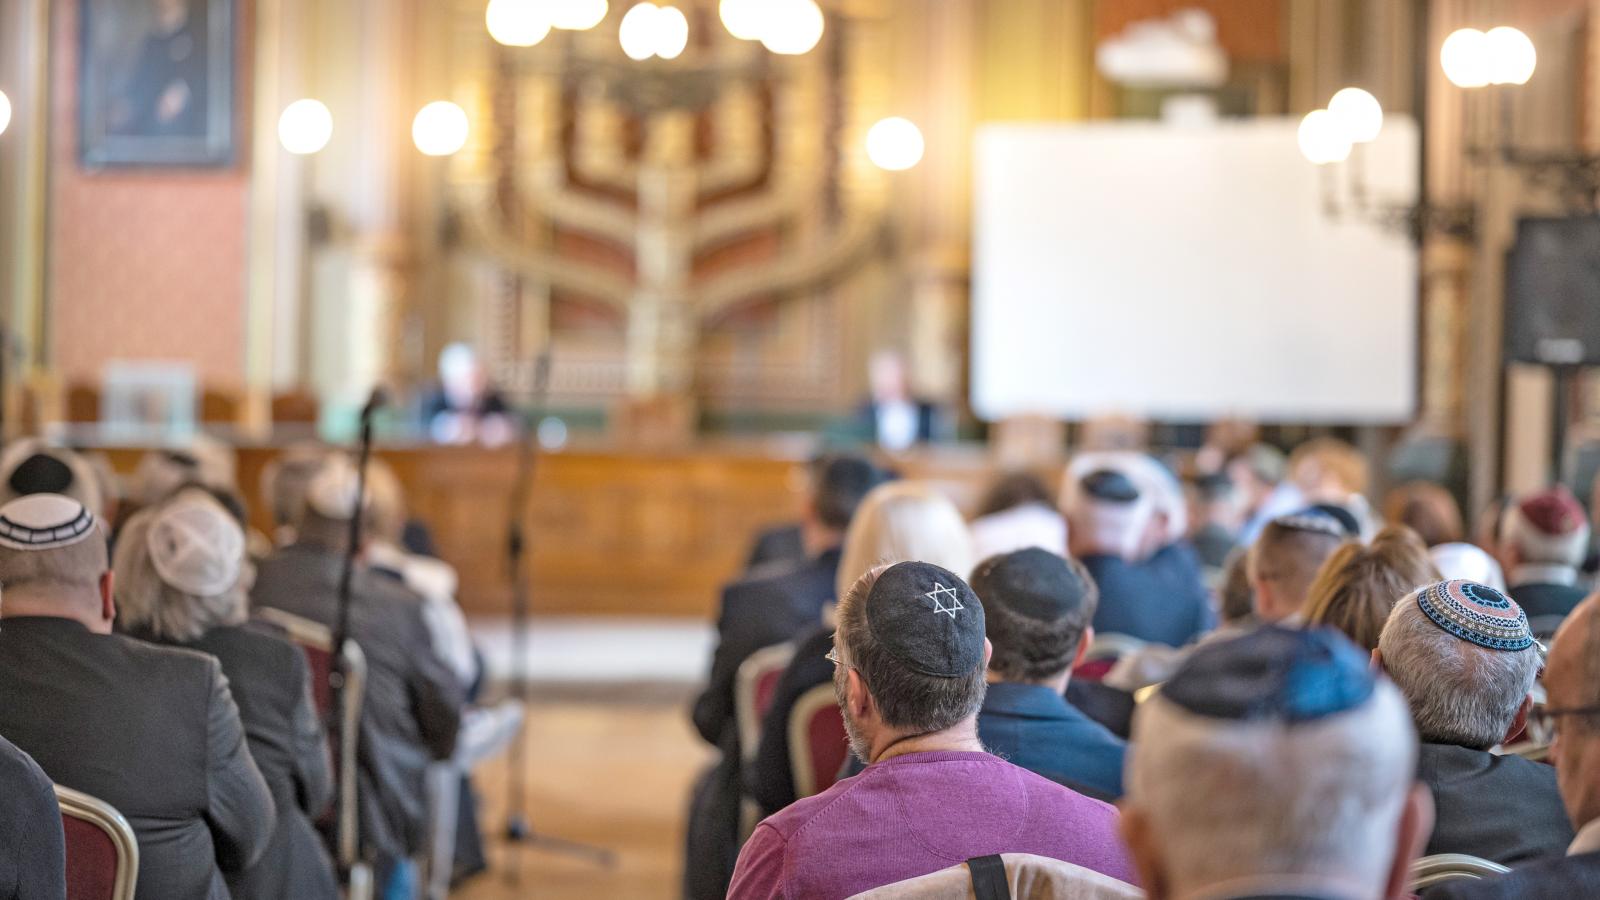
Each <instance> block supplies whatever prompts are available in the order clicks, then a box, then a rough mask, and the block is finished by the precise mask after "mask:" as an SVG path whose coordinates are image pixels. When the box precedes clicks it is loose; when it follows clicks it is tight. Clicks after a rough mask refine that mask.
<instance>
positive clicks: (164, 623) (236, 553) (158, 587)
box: [112, 490, 249, 641]
mask: <svg viewBox="0 0 1600 900" xmlns="http://www.w3.org/2000/svg"><path fill="white" fill-rule="evenodd" d="M112 570H113V571H114V572H115V573H116V582H115V583H116V590H117V607H118V616H117V618H118V621H119V623H120V624H121V625H122V626H123V627H124V628H125V629H127V630H128V631H132V632H135V633H142V634H146V635H148V636H150V637H153V638H156V639H159V640H170V641H190V640H194V639H196V638H198V637H200V636H201V635H203V634H205V633H206V632H207V631H208V630H210V629H211V628H213V627H215V626H217V625H235V624H238V623H240V622H243V621H244V620H245V618H246V615H247V612H248V609H247V604H248V600H247V594H248V591H249V584H248V582H249V577H248V576H249V565H248V562H247V560H246V552H245V539H244V531H243V529H241V528H240V527H239V524H238V522H237V521H236V520H235V519H234V518H233V516H232V515H231V514H230V513H229V512H228V511H227V510H226V509H224V508H223V507H222V505H221V504H220V503H218V502H217V501H215V500H213V499H212V498H211V497H210V495H208V494H205V493H202V492H200V491H193V490H191V491H184V492H182V493H180V494H179V495H178V496H176V497H174V498H172V499H171V500H168V501H167V502H165V503H163V504H161V505H159V506H155V507H151V508H148V509H145V510H142V511H140V512H139V513H138V514H136V515H135V516H134V517H133V518H132V519H130V520H128V522H127V524H126V525H124V526H123V529H122V533H121V535H120V536H119V538H118V540H117V548H116V554H115V557H114V561H113V566H112Z"/></svg>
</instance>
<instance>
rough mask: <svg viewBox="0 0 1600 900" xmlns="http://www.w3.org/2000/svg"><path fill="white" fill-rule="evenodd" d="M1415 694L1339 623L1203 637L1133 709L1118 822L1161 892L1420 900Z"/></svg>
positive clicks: (1153, 889)
mask: <svg viewBox="0 0 1600 900" xmlns="http://www.w3.org/2000/svg"><path fill="white" fill-rule="evenodd" d="M1416 758H1417V739H1416V735H1415V733H1414V732H1413V731H1412V727H1411V722H1410V718H1409V716H1407V714H1406V705H1405V701H1404V700H1403V699H1402V698H1401V697H1400V695H1399V692H1398V691H1396V690H1395V688H1394V686H1393V685H1391V684H1389V683H1388V682H1386V681H1384V680H1383V679H1381V678H1378V677H1375V676H1374V674H1373V672H1372V671H1371V670H1370V669H1369V668H1368V666H1367V665H1366V659H1365V657H1364V655H1363V654H1361V653H1360V652H1359V651H1358V650H1356V649H1355V648H1354V647H1352V646H1350V644H1349V643H1348V642H1346V641H1345V640H1344V639H1343V638H1342V637H1340V636H1339V635H1338V634H1337V633H1335V632H1333V631H1331V630H1329V629H1311V630H1300V629H1291V628H1284V627H1282V626H1277V625H1267V626H1263V627H1262V628H1259V629H1257V630H1255V631H1252V632H1250V633H1249V634H1246V635H1244V636H1241V637H1236V638H1231V639H1228V640H1221V641H1214V642H1208V643H1205V644H1202V645H1201V646H1200V647H1199V648H1197V649H1196V650H1195V652H1194V653H1193V655H1191V656H1190V657H1189V659H1188V660H1187V661H1186V662H1185V663H1184V665H1183V667H1182V668H1181V669H1179V670H1178V673H1177V674H1176V675H1174V676H1173V677H1172V678H1171V679H1170V680H1169V681H1167V683H1166V684H1164V685H1163V686H1162V688H1161V690H1160V691H1159V692H1158V693H1156V694H1155V695H1154V696H1153V697H1151V698H1150V699H1149V700H1147V701H1145V702H1144V703H1142V704H1140V706H1139V710H1138V712H1137V713H1135V715H1134V724H1133V742H1132V743H1131V744H1130V745H1129V752H1128V773H1127V781H1128V785H1127V786H1128V793H1127V796H1126V797H1124V798H1123V801H1122V820H1121V831H1122V835H1123V838H1124V840H1125V841H1126V843H1127V846H1128V849H1129V851H1130V852H1131V853H1132V855H1133V858H1134V861H1135V863H1136V865H1137V867H1138V871H1139V878H1140V881H1141V882H1142V883H1143V886H1144V889H1145V891H1146V892H1147V894H1148V895H1149V896H1150V897H1151V898H1152V900H1165V898H1187V897H1196V898H1198V897H1206V898H1215V900H1245V898H1254V900H1266V898H1296V900H1349V898H1357V897H1359V898H1365V900H1370V898H1378V897H1383V898H1388V900H1399V898H1403V897H1408V896H1409V894H1408V891H1407V882H1408V879H1409V874H1410V873H1409V869H1410V865H1411V861H1412V860H1413V859H1415V858H1416V856H1417V852H1418V851H1419V850H1420V848H1421V846H1422V844H1423V842H1424V841H1425V840H1426V838H1427V834H1428V828H1429V825H1430V821H1431V820H1430V811H1431V807H1430V804H1429V802H1428V791H1427V789H1426V788H1425V787H1423V786H1421V785H1419V784H1417V783H1416V781H1417V779H1416V769H1415V766H1416Z"/></svg>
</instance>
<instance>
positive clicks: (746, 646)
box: [684, 456, 887, 898]
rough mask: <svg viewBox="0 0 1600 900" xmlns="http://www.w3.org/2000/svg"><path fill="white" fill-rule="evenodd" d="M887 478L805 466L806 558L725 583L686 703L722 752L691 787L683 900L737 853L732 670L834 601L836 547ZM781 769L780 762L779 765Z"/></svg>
mask: <svg viewBox="0 0 1600 900" xmlns="http://www.w3.org/2000/svg"><path fill="white" fill-rule="evenodd" d="M886 477H887V476H886V474H885V473H884V472H883V471H882V470H881V469H879V468H878V467H877V466H875V465H873V464H872V463H871V462H870V461H868V460H866V459H864V458H861V457H856V456H837V457H832V458H829V459H825V460H822V461H820V462H819V463H818V464H817V465H815V466H814V467H813V475H812V478H813V482H812V488H811V495H810V498H809V501H808V502H807V504H806V507H805V511H804V523H803V525H802V533H803V537H804V544H805V548H806V551H807V556H806V558H805V559H804V560H803V561H801V562H799V563H794V564H785V563H783V562H780V561H772V562H769V563H767V564H765V565H763V566H762V567H760V568H759V569H758V570H757V571H756V572H753V573H751V574H749V575H747V576H746V577H744V578H742V579H740V580H739V581H736V582H734V583H733V584H731V585H729V586H728V587H727V588H726V589H724V590H723V593H722V604H721V609H720V611H719V613H718V616H717V648H716V650H715V651H714V652H713V655H712V658H711V674H710V677H709V680H708V683H707V684H706V688H705V690H704V691H702V692H701V694H700V696H699V697H698V698H697V699H696V700H695V703H694V710H693V718H694V724H695V728H696V729H697V730H698V731H699V732H700V736H701V737H703V738H705V740H706V741H707V742H709V743H711V744H713V745H714V746H716V747H717V748H718V749H719V750H721V752H722V755H721V757H720V758H719V759H718V760H717V762H716V763H714V764H713V765H712V767H711V768H710V769H708V770H707V771H706V772H705V773H703V774H702V775H701V776H700V778H699V779H698V781H697V782H696V783H695V785H694V788H693V791H692V794H691V797H690V812H689V827H688V835H687V857H686V858H687V859H688V860H689V864H688V865H687V866H685V868H684V891H685V893H686V895H687V896H689V897H691V898H697V897H705V898H718V897H721V896H722V895H723V894H725V893H726V892H727V888H728V879H729V878H730V877H731V876H732V874H733V862H734V860H735V858H736V857H737V856H738V853H739V833H738V823H739V806H740V802H739V800H740V788H739V786H740V781H741V767H742V766H741V764H742V761H743V757H744V755H745V754H746V753H747V752H748V751H749V750H750V749H752V748H747V747H743V746H742V745H741V742H740V738H739V728H738V722H737V721H736V718H735V713H734V689H735V682H736V681H737V678H738V672H739V666H740V665H742V664H743V663H744V661H745V660H746V659H749V658H750V655H751V654H753V653H755V652H756V651H757V650H760V649H761V648H762V647H767V646H771V645H773V644H781V643H783V642H785V641H790V640H794V639H795V638H796V637H798V636H800V635H803V634H806V633H807V632H809V631H810V630H811V629H814V628H816V627H817V623H818V622H820V621H821V620H822V610H823V607H824V606H826V605H828V604H831V603H832V602H833V600H834V596H835V594H834V585H835V584H836V581H837V578H838V569H839V559H840V554H841V552H842V551H841V548H840V544H841V542H842V541H843V539H844V535H845V529H846V528H847V527H848V526H849V525H850V522H851V519H852V518H853V517H854V516H855V514H856V508H857V507H858V506H859V505H860V504H861V503H862V501H863V499H864V498H865V497H866V496H867V495H868V494H869V493H870V492H871V491H872V490H873V489H874V488H876V487H877V486H878V485H879V484H881V483H882V482H883V481H884V480H885V478H886ZM785 764H786V765H787V763H785Z"/></svg>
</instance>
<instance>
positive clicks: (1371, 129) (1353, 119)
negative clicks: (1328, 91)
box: [1328, 87, 1383, 144]
mask: <svg viewBox="0 0 1600 900" xmlns="http://www.w3.org/2000/svg"><path fill="white" fill-rule="evenodd" d="M1328 112H1330V113H1332V114H1333V117H1334V119H1335V120H1337V122H1338V124H1339V128H1340V129H1341V130H1342V131H1343V132H1344V134H1345V136H1346V137H1348V138H1349V139H1350V142H1351V143H1353V144H1365V143H1367V142H1368V141H1370V140H1372V139H1373V138H1376V137H1377V136H1378V132H1380V131H1382V130H1383V106H1382V105H1380V104H1379V103H1378V98H1377V97H1374V96H1372V95H1371V94H1369V93H1367V92H1366V91H1364V90H1362V89H1361V88H1356V87H1347V88H1345V89H1344V90H1341V91H1339V92H1338V93H1337V94H1334V95H1333V99H1332V100H1329V101H1328Z"/></svg>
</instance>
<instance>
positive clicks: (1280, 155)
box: [972, 116, 1417, 422]
mask: <svg viewBox="0 0 1600 900" xmlns="http://www.w3.org/2000/svg"><path fill="white" fill-rule="evenodd" d="M1297 124H1298V123H1297V122H1296V121H1290V120H1279V119H1265V120H1263V119H1256V120H1245V121H1239V122H1226V123H1220V124H1217V125H1214V126H1209V127H1206V128H1202V129H1194V128H1177V127H1170V126H1164V125H1161V124H1158V123H1140V124H1122V123H1096V124H1083V125H1054V124H1052V125H992V126H987V127H985V128H982V129H980V131H979V133H978V136H977V147H976V164H975V165H976V173H975V180H976V198H975V205H974V234H973V241H974V246H973V301H972V403H973V408H974V409H975V410H976V411H977V413H978V415H979V416H981V417H983V418H985V419H989V420H994V419H999V418H1004V417H1008V416H1015V415H1031V414H1042V415H1049V416H1055V417H1060V418H1068V419H1076V418H1084V417H1088V416H1094V415H1100V414H1107V413H1121V414H1127V415H1134V416H1141V417H1147V418H1152V419H1162V420H1167V421H1193V420H1203V419H1214V418H1218V417H1224V416H1241V417H1247V418H1253V419H1261V420H1269V421H1285V422H1397V421H1403V420H1406V419H1408V418H1409V417H1410V415H1411V413H1412V408H1413V406H1414V405H1415V381H1416V359H1415V356H1416V343H1417V338H1416V302H1417V301H1416V294H1417V261H1416V251H1415V248H1414V247H1413V245H1412V243H1411V241H1410V240H1409V238H1407V237H1405V236H1403V235H1401V234H1400V233H1398V230H1396V229H1391V228H1386V227H1383V226H1380V225H1377V224H1374V223H1373V222H1372V221H1371V220H1370V218H1364V217H1362V216H1361V215H1357V214H1353V213H1350V212H1346V213H1345V214H1344V215H1343V216H1342V217H1341V218H1340V219H1338V220H1335V219H1333V218H1330V217H1329V215H1327V213H1325V211H1324V209H1323V194H1324V191H1323V184H1322V179H1324V178H1328V179H1329V180H1330V181H1332V180H1334V179H1337V183H1338V184H1339V190H1338V191H1337V195H1338V196H1341V197H1344V198H1346V206H1347V207H1348V197H1349V191H1348V188H1347V186H1348V184H1349V182H1348V179H1349V173H1350V171H1351V169H1352V168H1354V167H1355V166H1360V167H1361V168H1362V169H1364V171H1365V173H1366V179H1365V180H1366V182H1367V183H1368V185H1369V193H1370V195H1371V197H1372V202H1373V203H1374V204H1375V205H1377V204H1385V205H1394V204H1409V203H1411V202H1412V201H1413V200H1414V198H1415V196H1416V160H1417V137H1416V127H1415V124H1414V123H1413V122H1412V121H1411V120H1409V119H1404V118H1401V117H1397V116H1394V117H1389V118H1388V119H1387V120H1386V121H1385V123H1384V127H1383V133H1382V134H1381V135H1380V136H1379V138H1378V140H1377V141H1375V142H1374V143H1373V144H1370V145H1367V146H1366V147H1364V148H1360V150H1359V151H1358V152H1360V154H1361V155H1360V157H1359V158H1352V162H1351V163H1347V164H1345V165H1341V166H1335V167H1332V168H1331V169H1327V170H1321V169H1318V168H1317V167H1316V166H1313V165H1311V164H1310V163H1308V162H1306V161H1305V159H1304V158H1303V157H1302V156H1301V155H1300V151H1299V148H1298V145H1297V143H1296V137H1295V130H1296V127H1297Z"/></svg>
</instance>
